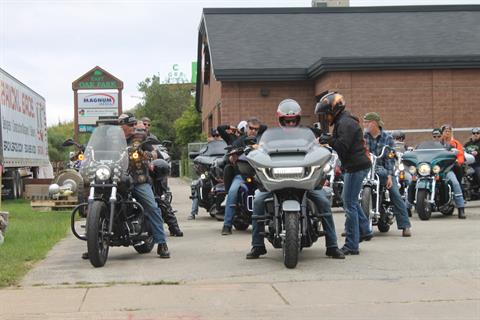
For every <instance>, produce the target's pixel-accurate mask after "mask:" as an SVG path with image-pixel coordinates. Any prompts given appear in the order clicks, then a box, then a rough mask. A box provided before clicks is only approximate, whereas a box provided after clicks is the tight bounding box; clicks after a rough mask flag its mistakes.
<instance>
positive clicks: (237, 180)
mask: <svg viewBox="0 0 480 320" xmlns="http://www.w3.org/2000/svg"><path fill="white" fill-rule="evenodd" d="M242 182H243V178H242V176H241V175H239V174H237V175H236V176H235V177H234V178H233V181H232V184H231V185H230V189H228V194H227V201H226V203H225V217H224V218H223V225H224V226H226V227H231V226H232V223H233V216H234V215H235V205H236V204H237V199H238V189H240V185H241V184H242Z"/></svg>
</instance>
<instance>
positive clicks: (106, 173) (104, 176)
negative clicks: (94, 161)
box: [95, 166, 111, 181]
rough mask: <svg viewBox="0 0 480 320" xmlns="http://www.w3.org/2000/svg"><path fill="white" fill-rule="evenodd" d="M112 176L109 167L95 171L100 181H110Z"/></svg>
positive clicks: (102, 167) (101, 167)
mask: <svg viewBox="0 0 480 320" xmlns="http://www.w3.org/2000/svg"><path fill="white" fill-rule="evenodd" d="M110 175H111V173H110V168H108V167H107V166H100V167H98V169H97V171H95V176H96V177H97V179H98V180H100V181H106V180H108V179H110Z"/></svg>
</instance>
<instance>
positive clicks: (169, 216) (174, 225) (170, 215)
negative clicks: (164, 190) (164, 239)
mask: <svg viewBox="0 0 480 320" xmlns="http://www.w3.org/2000/svg"><path fill="white" fill-rule="evenodd" d="M163 209H164V210H162V217H163V221H165V223H166V224H167V225H168V230H170V235H171V236H174V237H183V232H182V230H180V226H179V225H178V221H177V217H176V216H175V212H174V211H173V209H172V207H171V206H170V204H166V206H165V208H163Z"/></svg>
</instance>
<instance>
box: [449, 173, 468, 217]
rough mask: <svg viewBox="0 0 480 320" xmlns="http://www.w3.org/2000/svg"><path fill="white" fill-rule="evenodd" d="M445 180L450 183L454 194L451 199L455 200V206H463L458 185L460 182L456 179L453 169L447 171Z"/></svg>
mask: <svg viewBox="0 0 480 320" xmlns="http://www.w3.org/2000/svg"><path fill="white" fill-rule="evenodd" d="M447 180H449V181H450V184H451V185H452V189H453V194H454V198H453V199H454V200H455V206H456V207H457V208H464V207H465V201H464V200H463V193H462V187H461V186H460V183H459V182H458V180H457V176H456V175H455V173H454V172H453V171H449V172H448V173H447Z"/></svg>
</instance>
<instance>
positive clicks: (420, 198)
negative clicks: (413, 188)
mask: <svg viewBox="0 0 480 320" xmlns="http://www.w3.org/2000/svg"><path fill="white" fill-rule="evenodd" d="M429 198H430V192H428V190H425V189H421V190H418V192H417V201H416V202H417V203H416V204H415V210H417V213H418V217H419V218H420V220H429V219H430V217H431V216H432V206H431V205H430V202H428V199H429Z"/></svg>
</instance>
